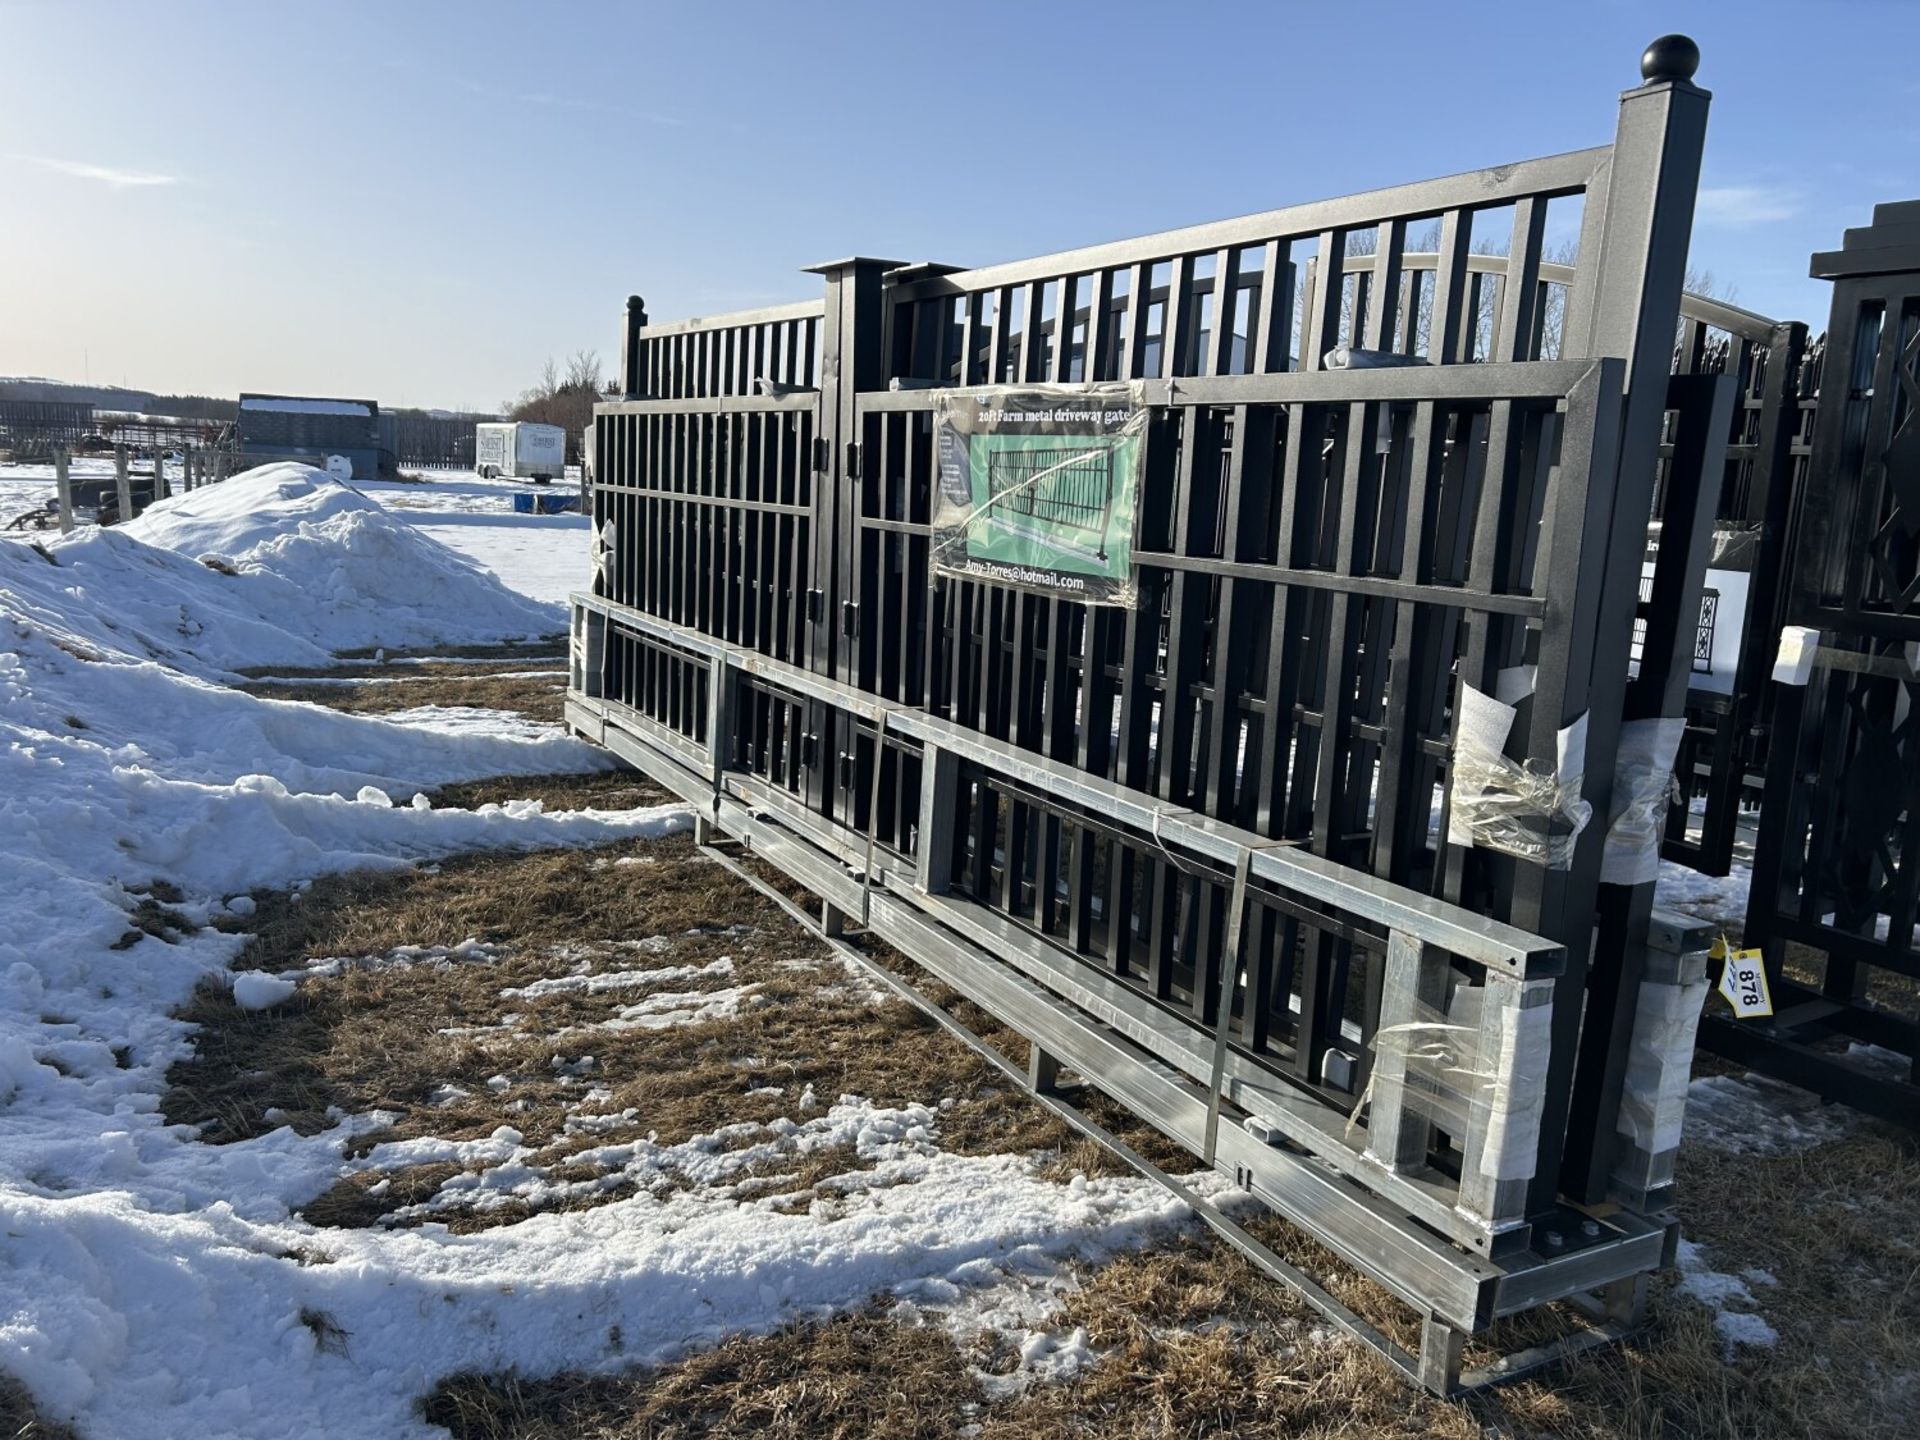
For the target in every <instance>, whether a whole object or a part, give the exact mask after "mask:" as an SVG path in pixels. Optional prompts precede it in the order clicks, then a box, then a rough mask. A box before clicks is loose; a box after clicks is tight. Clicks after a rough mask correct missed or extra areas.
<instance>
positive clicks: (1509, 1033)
mask: <svg viewBox="0 0 1920 1440" xmlns="http://www.w3.org/2000/svg"><path fill="white" fill-rule="evenodd" d="M1488 993H1489V992H1488V990H1487V988H1486V987H1485V986H1467V985H1462V986H1460V987H1459V988H1458V989H1456V990H1455V991H1454V995H1453V999H1452V1001H1451V1002H1450V1003H1449V1005H1448V1007H1447V1009H1446V1010H1444V1011H1442V1010H1439V1009H1436V1008H1435V1007H1434V1006H1432V1005H1429V1004H1426V1003H1425V1002H1423V1001H1419V1000H1414V1001H1411V1003H1409V1001H1408V999H1407V998H1406V997H1405V996H1402V997H1399V1003H1398V1004H1394V1003H1393V999H1392V997H1386V998H1383V1001H1382V1004H1381V1009H1382V1011H1383V1013H1388V1014H1393V1013H1398V1014H1403V1015H1404V1014H1408V1013H1411V1014H1412V1016H1413V1018H1412V1019H1411V1020H1407V1021H1403V1022H1401V1023H1399V1024H1394V1025H1387V1026H1382V1027H1381V1028H1380V1029H1379V1030H1378V1031H1376V1032H1375V1034H1374V1037H1373V1051H1374V1054H1375V1057H1376V1059H1377V1058H1378V1057H1379V1056H1381V1055H1394V1056H1397V1057H1399V1059H1400V1061H1401V1063H1402V1064H1403V1065H1404V1066H1405V1079H1404V1081H1403V1082H1402V1084H1403V1086H1404V1100H1403V1108H1404V1112H1405V1114H1406V1115H1407V1116H1409V1117H1412V1118H1424V1119H1426V1120H1430V1121H1431V1122H1432V1123H1433V1124H1434V1125H1436V1126H1438V1127H1439V1128H1440V1129H1442V1130H1444V1131H1446V1132H1447V1133H1448V1134H1449V1135H1451V1136H1453V1137H1454V1139H1455V1142H1456V1143H1460V1144H1464V1143H1465V1140H1466V1137H1467V1136H1468V1135H1470V1134H1472V1133H1474V1132H1475V1131H1476V1130H1477V1131H1478V1132H1479V1133H1481V1134H1482V1135H1483V1136H1484V1137H1485V1138H1484V1144H1483V1145H1482V1148H1481V1151H1480V1157H1479V1170H1480V1173H1481V1174H1482V1175H1485V1176H1488V1177H1490V1178H1492V1179H1495V1180H1526V1179H1529V1178H1531V1177H1532V1175H1533V1172H1534V1168H1535V1165H1536V1163H1537V1161H1538V1157H1539V1151H1540V1116H1541V1109H1542V1106H1543V1105H1544V1103H1545V1099H1546V1085H1547V1061H1548V1058H1549V1056H1550V1054H1551V1051H1552V1046H1553V1010H1552V1007H1551V1006H1548V1005H1534V1006H1529V1007H1527V1008H1525V1009H1522V1008H1520V1007H1519V1006H1517V1005H1508V1004H1500V1005H1496V1006H1495V1007H1494V1011H1493V1014H1492V1016H1491V1017H1487V1018H1486V1019H1484V1020H1483V1017H1482V1009H1483V1006H1484V1004H1485V1000H1486V997H1487V995H1488ZM1377 1083H1378V1067H1377V1066H1376V1069H1375V1074H1374V1079H1373V1080H1371V1081H1370V1082H1369V1084H1368V1096H1367V1098H1368V1099H1371V1098H1372V1096H1373V1093H1374V1086H1375V1085H1377ZM1476 1112H1478V1113H1479V1124H1478V1125H1476V1124H1475V1115H1476ZM1356 1113H1357V1112H1356Z"/></svg>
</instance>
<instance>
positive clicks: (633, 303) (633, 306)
mask: <svg viewBox="0 0 1920 1440" xmlns="http://www.w3.org/2000/svg"><path fill="white" fill-rule="evenodd" d="M646 308H647V302H646V301H644V300H642V299H641V298H640V297H639V296H638V295H629V296H628V297H627V309H629V310H644V309H646Z"/></svg>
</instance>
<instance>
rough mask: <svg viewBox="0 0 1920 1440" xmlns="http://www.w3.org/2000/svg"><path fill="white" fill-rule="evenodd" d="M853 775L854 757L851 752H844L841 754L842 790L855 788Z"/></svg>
mask: <svg viewBox="0 0 1920 1440" xmlns="http://www.w3.org/2000/svg"><path fill="white" fill-rule="evenodd" d="M853 775H854V760H853V756H852V754H851V753H850V752H848V751H845V750H842V751H841V752H840V788H841V789H842V790H851V789H852V788H853Z"/></svg>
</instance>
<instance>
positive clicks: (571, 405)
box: [500, 349, 606, 449]
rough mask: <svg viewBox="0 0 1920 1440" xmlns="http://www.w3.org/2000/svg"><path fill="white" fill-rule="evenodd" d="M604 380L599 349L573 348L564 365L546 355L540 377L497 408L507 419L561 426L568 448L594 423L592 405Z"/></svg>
mask: <svg viewBox="0 0 1920 1440" xmlns="http://www.w3.org/2000/svg"><path fill="white" fill-rule="evenodd" d="M605 383H606V382H605V379H604V377H603V375H602V372H601V366H600V355H599V352H598V351H595V350H588V349H581V350H576V351H574V353H573V355H572V356H571V357H570V358H569V359H568V360H567V362H566V365H565V366H564V367H563V366H561V365H560V363H559V362H557V361H555V360H553V359H552V358H549V359H548V360H547V362H546V364H545V365H543V366H541V367H540V378H539V380H538V381H536V382H535V383H534V384H533V385H532V386H531V387H530V388H528V389H526V390H523V391H521V393H520V398H519V399H517V400H510V401H508V402H507V403H506V404H504V405H502V406H501V407H500V408H501V409H502V410H504V411H505V412H506V414H507V418H508V419H509V420H532V421H536V422H538V423H540V424H542V425H558V426H560V428H561V429H563V430H565V431H566V432H567V443H568V447H569V449H571V448H572V447H573V446H574V445H576V444H577V443H578V442H579V438H580V432H581V431H583V430H585V429H586V428H587V426H588V425H590V424H592V423H593V407H594V405H595V403H596V402H598V401H599V400H600V399H601V398H602V394H603V391H604V389H605Z"/></svg>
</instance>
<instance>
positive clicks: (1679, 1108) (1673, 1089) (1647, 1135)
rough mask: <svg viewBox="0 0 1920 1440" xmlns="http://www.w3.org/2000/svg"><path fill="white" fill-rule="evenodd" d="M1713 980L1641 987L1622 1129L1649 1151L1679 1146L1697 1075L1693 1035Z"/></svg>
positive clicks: (1629, 1054)
mask: <svg viewBox="0 0 1920 1440" xmlns="http://www.w3.org/2000/svg"><path fill="white" fill-rule="evenodd" d="M1711 983H1712V982H1711V981H1708V980H1697V981H1693V982H1691V983H1689V984H1685V985H1668V984H1662V983H1658V982H1655V981H1648V982H1646V983H1644V984H1642V985H1641V987H1640V1005H1639V1008H1638V1010H1636V1011H1635V1013H1634V1017H1633V1039H1632V1040H1631V1041H1630V1042H1629V1043H1628V1046H1627V1073H1626V1079H1625V1081H1624V1083H1623V1086H1622V1088H1621V1092H1620V1115H1619V1121H1618V1126H1617V1128H1618V1129H1619V1132H1620V1133H1621V1134H1622V1135H1624V1136H1626V1137H1627V1139H1629V1140H1631V1141H1632V1142H1633V1144H1634V1146H1635V1147H1636V1148H1637V1149H1640V1150H1643V1151H1645V1152H1646V1153H1647V1154H1648V1155H1660V1154H1662V1153H1664V1152H1666V1151H1669V1150H1673V1149H1675V1148H1677V1147H1678V1146H1679V1144H1680V1127H1681V1124H1682V1122H1683V1121H1684V1120H1685V1119H1686V1113H1687V1084H1688V1081H1689V1080H1690V1079H1691V1077H1692V1074H1693V1041H1694V1034H1695V1032H1696V1031H1697V1030H1698V1029H1699V1027H1700V1009H1701V1006H1703V1005H1704V1004H1705V1003H1706V999H1707V991H1708V989H1709V988H1710V986H1711Z"/></svg>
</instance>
